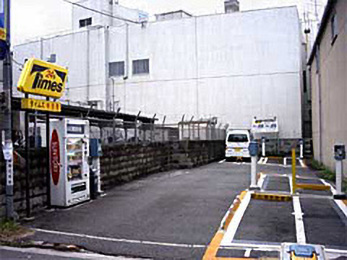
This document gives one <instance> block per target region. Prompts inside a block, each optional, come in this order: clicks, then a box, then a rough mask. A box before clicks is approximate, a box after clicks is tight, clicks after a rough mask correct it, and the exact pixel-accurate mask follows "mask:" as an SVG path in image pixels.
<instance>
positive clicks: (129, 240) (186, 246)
mask: <svg viewBox="0 0 347 260" xmlns="http://www.w3.org/2000/svg"><path fill="white" fill-rule="evenodd" d="M33 230H35V231H37V232H42V233H48V234H54V235H63V236H71V237H81V238H89V239H96V240H104V241H109V242H121V243H129V244H142V245H155V246H167V247H184V248H205V247H206V245H196V244H176V243H161V242H153V241H144V240H133V239H123V238H112V237H100V236H93V235H86V234H78V233H70V232H63V231H56V230H47V229H40V228H34V229H33Z"/></svg>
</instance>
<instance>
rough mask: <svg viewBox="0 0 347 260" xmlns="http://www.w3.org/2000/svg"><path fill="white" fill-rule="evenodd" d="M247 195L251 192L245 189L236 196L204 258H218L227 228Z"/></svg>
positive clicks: (207, 259) (206, 259) (208, 259)
mask: <svg viewBox="0 0 347 260" xmlns="http://www.w3.org/2000/svg"><path fill="white" fill-rule="evenodd" d="M247 195H249V192H247V191H243V192H241V194H240V195H239V196H236V198H235V199H234V201H233V203H232V204H231V206H230V207H229V209H228V211H227V212H226V213H225V215H224V217H223V219H222V221H221V224H220V227H219V229H218V231H217V233H216V234H215V235H214V237H213V239H212V241H211V243H210V244H209V245H208V247H207V250H206V251H205V254H204V256H203V259H204V260H210V259H218V258H217V257H216V255H217V252H218V250H219V248H220V247H221V242H222V240H223V237H224V235H225V230H228V229H229V225H230V222H231V221H232V219H233V218H234V216H235V215H236V214H235V211H236V212H238V211H239V210H238V209H239V206H240V202H241V204H242V202H244V200H245V198H246V197H247Z"/></svg>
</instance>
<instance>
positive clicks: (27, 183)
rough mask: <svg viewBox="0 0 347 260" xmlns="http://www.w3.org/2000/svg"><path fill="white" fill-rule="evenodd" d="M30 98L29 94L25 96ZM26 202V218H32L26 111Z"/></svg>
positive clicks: (26, 114) (26, 117)
mask: <svg viewBox="0 0 347 260" xmlns="http://www.w3.org/2000/svg"><path fill="white" fill-rule="evenodd" d="M25 98H28V94H25ZM24 124H25V186H26V187H25V201H26V217H27V218H30V214H31V212H30V178H29V172H30V166H29V160H30V159H29V157H30V156H29V112H28V111H25V123H24Z"/></svg>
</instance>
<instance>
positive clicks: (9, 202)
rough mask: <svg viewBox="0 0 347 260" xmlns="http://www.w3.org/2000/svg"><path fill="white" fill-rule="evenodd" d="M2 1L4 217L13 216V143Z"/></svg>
mask: <svg viewBox="0 0 347 260" xmlns="http://www.w3.org/2000/svg"><path fill="white" fill-rule="evenodd" d="M3 1H4V14H5V17H4V18H5V26H4V27H5V30H6V31H5V32H6V55H5V59H4V65H3V66H4V67H3V73H4V75H3V76H4V87H3V90H4V96H5V109H4V111H3V113H4V115H3V121H2V123H1V124H2V130H3V131H2V148H3V152H4V158H5V160H6V218H7V219H13V218H14V207H13V144H12V122H11V121H12V109H11V94H12V89H11V88H12V66H11V49H10V47H11V39H10V35H11V33H10V26H11V24H10V0H3Z"/></svg>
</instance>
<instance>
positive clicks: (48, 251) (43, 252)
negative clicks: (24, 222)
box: [0, 246, 139, 260]
mask: <svg viewBox="0 0 347 260" xmlns="http://www.w3.org/2000/svg"><path fill="white" fill-rule="evenodd" d="M0 250H5V251H12V252H20V253H24V254H26V255H28V254H35V255H45V256H58V257H64V258H65V257H66V259H96V260H97V259H100V260H101V259H112V260H121V259H124V257H115V256H108V255H101V254H94V253H77V252H62V251H57V250H53V249H41V248H20V247H9V246H0ZM28 257H29V258H30V256H28ZM25 258H26V257H25ZM29 258H28V259H29ZM34 258H35V257H34ZM47 258H48V257H47ZM21 259H22V257H21ZM23 259H24V257H23ZM127 259H128V258H127ZM131 259H139V258H129V260H131Z"/></svg>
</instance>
